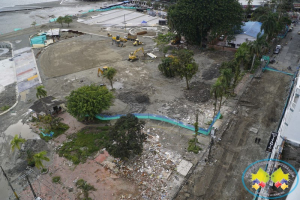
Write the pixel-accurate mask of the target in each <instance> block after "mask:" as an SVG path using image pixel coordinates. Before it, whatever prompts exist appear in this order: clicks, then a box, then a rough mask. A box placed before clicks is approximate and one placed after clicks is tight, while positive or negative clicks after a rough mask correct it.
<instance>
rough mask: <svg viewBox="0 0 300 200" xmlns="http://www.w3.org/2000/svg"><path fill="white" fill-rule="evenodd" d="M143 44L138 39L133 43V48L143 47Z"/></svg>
mask: <svg viewBox="0 0 300 200" xmlns="http://www.w3.org/2000/svg"><path fill="white" fill-rule="evenodd" d="M142 44H143V43H142V42H141V41H139V39H136V40H135V41H134V43H133V46H138V45H142Z"/></svg>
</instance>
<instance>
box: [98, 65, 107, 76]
mask: <svg viewBox="0 0 300 200" xmlns="http://www.w3.org/2000/svg"><path fill="white" fill-rule="evenodd" d="M107 68H108V67H107V66H105V67H103V68H102V69H100V67H99V68H98V77H100V73H101V74H103V73H104V72H105V71H106V70H107Z"/></svg>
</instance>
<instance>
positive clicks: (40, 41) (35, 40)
mask: <svg viewBox="0 0 300 200" xmlns="http://www.w3.org/2000/svg"><path fill="white" fill-rule="evenodd" d="M46 39H47V38H46V35H40V36H36V37H33V38H31V39H30V45H31V46H32V45H33V44H45V40H46Z"/></svg>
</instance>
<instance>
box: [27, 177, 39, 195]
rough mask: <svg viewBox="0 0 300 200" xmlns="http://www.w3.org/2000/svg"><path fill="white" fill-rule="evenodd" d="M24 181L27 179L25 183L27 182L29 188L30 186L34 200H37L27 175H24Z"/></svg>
mask: <svg viewBox="0 0 300 200" xmlns="http://www.w3.org/2000/svg"><path fill="white" fill-rule="evenodd" d="M26 179H27V181H28V184H29V186H30V189H31V192H32V194H33V196H34V199H37V196H36V194H35V192H34V190H33V188H32V185H31V183H30V181H29V178H28V175H26Z"/></svg>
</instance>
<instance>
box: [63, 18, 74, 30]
mask: <svg viewBox="0 0 300 200" xmlns="http://www.w3.org/2000/svg"><path fill="white" fill-rule="evenodd" d="M63 22H64V23H66V24H68V27H69V25H70V23H72V22H73V19H72V17H71V16H69V15H66V16H64V20H63Z"/></svg>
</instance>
